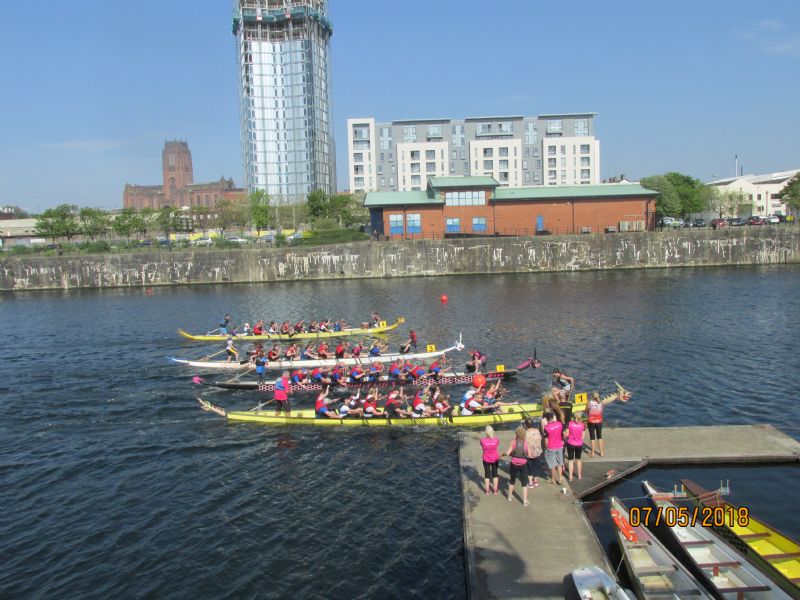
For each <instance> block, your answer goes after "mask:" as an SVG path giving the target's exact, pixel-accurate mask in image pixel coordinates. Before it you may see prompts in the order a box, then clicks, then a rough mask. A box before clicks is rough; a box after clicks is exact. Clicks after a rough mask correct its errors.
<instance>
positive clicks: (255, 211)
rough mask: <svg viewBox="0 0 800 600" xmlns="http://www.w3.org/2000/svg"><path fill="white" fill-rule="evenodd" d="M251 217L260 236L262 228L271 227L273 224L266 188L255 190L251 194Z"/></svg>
mask: <svg viewBox="0 0 800 600" xmlns="http://www.w3.org/2000/svg"><path fill="white" fill-rule="evenodd" d="M250 218H251V219H252V221H253V227H255V229H256V233H257V234H258V237H261V231H262V230H264V229H269V226H270V225H271V224H272V211H271V209H270V206H269V195H268V194H267V192H265V191H264V190H255V191H254V192H252V193H251V194H250Z"/></svg>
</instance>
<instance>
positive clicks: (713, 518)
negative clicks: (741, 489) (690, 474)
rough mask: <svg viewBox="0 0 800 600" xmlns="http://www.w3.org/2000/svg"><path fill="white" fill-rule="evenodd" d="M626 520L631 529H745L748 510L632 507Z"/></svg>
mask: <svg viewBox="0 0 800 600" xmlns="http://www.w3.org/2000/svg"><path fill="white" fill-rule="evenodd" d="M628 520H629V522H630V524H631V525H632V526H633V527H638V526H640V525H644V526H645V527H647V526H658V525H660V524H662V523H663V524H664V525H666V526H667V527H675V526H676V525H677V526H678V527H694V526H695V525H700V526H701V527H725V526H727V527H737V526H738V527H747V526H748V525H749V524H750V509H749V508H747V507H745V506H740V507H737V508H734V507H733V506H713V507H712V506H691V507H690V506H657V507H651V506H643V507H641V508H639V507H638V506H632V507H631V508H630V510H629V511H628Z"/></svg>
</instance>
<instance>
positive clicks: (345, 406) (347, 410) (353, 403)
mask: <svg viewBox="0 0 800 600" xmlns="http://www.w3.org/2000/svg"><path fill="white" fill-rule="evenodd" d="M360 397H361V391H360V390H359V392H358V393H357V394H355V395H351V396H350V397H349V398H348V399H347V400H345V401H344V402H342V405H341V406H340V407H339V411H338V412H339V414H340V415H341V416H342V417H343V418H345V417H361V416H363V414H364V409H363V408H361V406H360V404H359V401H358V400H359V398H360Z"/></svg>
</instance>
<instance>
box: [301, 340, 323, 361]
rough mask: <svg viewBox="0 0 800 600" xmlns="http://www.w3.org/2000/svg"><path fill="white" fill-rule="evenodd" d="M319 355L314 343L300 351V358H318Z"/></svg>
mask: <svg viewBox="0 0 800 600" xmlns="http://www.w3.org/2000/svg"><path fill="white" fill-rule="evenodd" d="M318 358H319V356H317V353H316V352H314V346H313V344H309V345H308V346H306V347H305V348H303V349H302V350H301V351H300V360H316V359H318Z"/></svg>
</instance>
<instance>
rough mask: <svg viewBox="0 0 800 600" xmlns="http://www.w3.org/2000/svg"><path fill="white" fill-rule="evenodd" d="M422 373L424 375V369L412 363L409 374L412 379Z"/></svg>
mask: <svg viewBox="0 0 800 600" xmlns="http://www.w3.org/2000/svg"><path fill="white" fill-rule="evenodd" d="M423 375H425V369H423V368H422V367H421V366H420V365H414V366H413V367H412V368H411V376H412V377H413V378H414V379H419V378H420V377H422V376H423Z"/></svg>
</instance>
